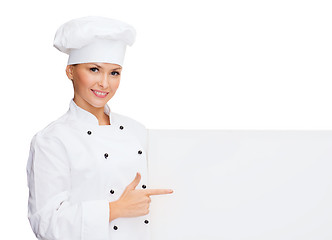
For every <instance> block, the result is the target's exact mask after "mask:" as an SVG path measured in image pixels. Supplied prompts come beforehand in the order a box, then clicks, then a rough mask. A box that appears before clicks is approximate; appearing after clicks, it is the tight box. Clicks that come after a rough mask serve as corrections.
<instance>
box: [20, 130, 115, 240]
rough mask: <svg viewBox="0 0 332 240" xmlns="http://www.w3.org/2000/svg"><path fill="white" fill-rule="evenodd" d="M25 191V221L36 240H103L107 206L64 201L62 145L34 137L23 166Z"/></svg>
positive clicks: (66, 182) (67, 183) (67, 180)
mask: <svg viewBox="0 0 332 240" xmlns="http://www.w3.org/2000/svg"><path fill="white" fill-rule="evenodd" d="M26 171H27V182H28V187H29V199H28V219H29V222H30V225H31V228H32V230H33V232H34V234H35V236H36V237H37V238H38V239H43V240H60V239H61V240H76V239H84V240H107V239H108V229H109V202H108V201H107V200H106V199H105V200H95V201H82V202H79V203H75V204H74V203H70V202H69V201H68V199H69V196H70V189H71V177H70V165H69V161H68V158H67V154H66V151H65V148H64V146H63V144H62V142H61V141H60V140H59V139H57V138H55V137H45V136H43V135H41V134H39V133H37V134H35V135H34V136H33V138H32V140H31V143H30V151H29V158H28V162H27V166H26Z"/></svg>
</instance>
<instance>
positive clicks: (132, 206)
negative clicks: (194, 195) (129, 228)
mask: <svg viewBox="0 0 332 240" xmlns="http://www.w3.org/2000/svg"><path fill="white" fill-rule="evenodd" d="M140 180H141V174H140V173H137V174H136V177H135V179H134V180H133V181H132V182H131V183H130V184H129V185H128V186H127V187H126V188H125V190H124V192H123V193H122V195H121V197H120V198H119V199H118V200H116V201H114V202H110V203H109V205H110V221H112V220H113V219H115V218H118V217H137V216H142V215H146V214H148V213H149V206H150V202H151V198H150V196H151V195H161V194H170V193H172V192H173V190H172V189H135V188H136V186H137V185H138V183H139V182H140Z"/></svg>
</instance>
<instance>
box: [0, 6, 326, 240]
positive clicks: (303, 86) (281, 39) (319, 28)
mask: <svg viewBox="0 0 332 240" xmlns="http://www.w3.org/2000/svg"><path fill="white" fill-rule="evenodd" d="M331 12H332V4H331V3H330V1H320V0H315V1H313V0H311V1H305V0H302V1H295V0H287V1H285V0H278V1H263V0H261V1H257V0H255V1H245V0H242V1H238V0H232V1H217V0H215V1H211V0H204V1H194V0H191V1H181V0H180V1H179V0H167V1H157V0H154V1H153V0H150V1H147V0H139V1H137V0H133V1H127V0H121V1H120V0H118V1H112V0H107V1H104V0H103V1H101V0H100V1H98V0H94V1H83V0H80V1H68V0H67V1H64V0H58V1H45V0H44V1H42V0H40V1H37V0H30V1H23V0H21V1H3V2H2V3H1V8H0V31H1V44H0V51H1V60H0V61H1V70H2V71H1V85H2V94H1V95H0V96H1V110H2V114H1V125H2V126H3V128H2V131H1V133H2V134H1V138H2V140H3V141H2V147H1V150H2V151H1V152H2V159H1V161H2V162H3V165H2V166H3V167H2V168H1V169H2V171H1V175H0V176H1V179H0V187H1V192H2V194H1V196H2V197H1V204H0V212H1V214H0V224H1V226H2V228H1V229H2V230H1V232H0V238H1V239H2V238H5V237H6V238H7V239H20V238H23V237H24V239H34V236H33V235H32V232H31V229H30V226H29V224H28V220H27V217H26V213H27V197H28V189H27V187H26V172H25V165H26V161H27V157H28V150H29V143H30V140H31V138H32V136H33V134H35V133H36V132H37V131H38V130H40V129H42V128H43V127H45V126H46V125H47V124H48V123H50V122H51V121H53V120H55V119H56V118H58V117H59V116H61V115H62V114H64V113H65V112H66V111H67V109H68V107H69V101H70V99H71V98H72V97H73V89H72V85H71V82H70V81H69V80H68V79H67V77H66V75H65V67H66V61H67V56H66V55H65V54H63V53H61V52H59V51H58V50H57V49H55V48H54V47H53V46H52V44H53V38H54V34H55V31H56V30H57V28H58V27H59V26H60V25H61V24H62V23H64V22H66V21H68V20H70V19H72V18H76V17H82V16H86V15H101V16H108V17H112V18H117V19H120V20H123V21H126V22H128V23H130V24H132V25H133V26H134V27H135V28H136V30H137V38H136V42H135V43H134V45H133V46H132V47H128V48H127V54H126V58H125V63H124V64H125V65H124V70H123V74H122V79H121V84H120V88H119V90H118V92H117V94H116V95H115V97H114V99H111V101H110V102H109V105H110V107H111V110H112V111H114V112H118V113H121V114H124V115H128V116H130V117H132V118H134V119H136V120H138V121H140V122H142V123H144V124H145V125H146V127H147V128H160V129H317V130H318V129H322V130H331V129H332V113H331V110H330V106H331V102H332V94H330V92H331V87H332V83H331V75H332V71H331V66H332V65H331V64H332V58H331V56H332V54H331V53H332V44H331V42H332V31H331V29H332V26H331V25H332V15H331ZM9 234H14V236H10V235H9Z"/></svg>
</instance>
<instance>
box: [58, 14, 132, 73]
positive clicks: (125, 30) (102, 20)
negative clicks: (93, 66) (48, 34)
mask: <svg viewBox="0 0 332 240" xmlns="http://www.w3.org/2000/svg"><path fill="white" fill-rule="evenodd" d="M135 37H136V30H135V29H134V28H133V27H132V26H131V25H129V24H127V23H125V22H122V21H119V20H116V19H111V18H106V17H99V16H87V17H82V18H76V19H72V20H70V21H68V22H66V23H64V24H62V25H61V26H60V27H59V28H58V30H57V32H56V34H55V37H54V42H53V46H54V47H55V48H57V49H58V50H59V51H61V52H64V53H66V54H68V55H69V58H68V63H67V65H72V64H79V63H88V62H107V63H114V64H119V65H120V66H122V65H123V61H124V55H125V52H126V45H129V46H131V45H132V44H133V43H134V42H135Z"/></svg>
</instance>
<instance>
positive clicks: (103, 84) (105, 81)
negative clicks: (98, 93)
mask: <svg viewBox="0 0 332 240" xmlns="http://www.w3.org/2000/svg"><path fill="white" fill-rule="evenodd" d="M98 84H99V86H100V87H102V88H108V84H109V79H108V76H107V74H103V75H102V76H101V77H100V79H99V83H98Z"/></svg>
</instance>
